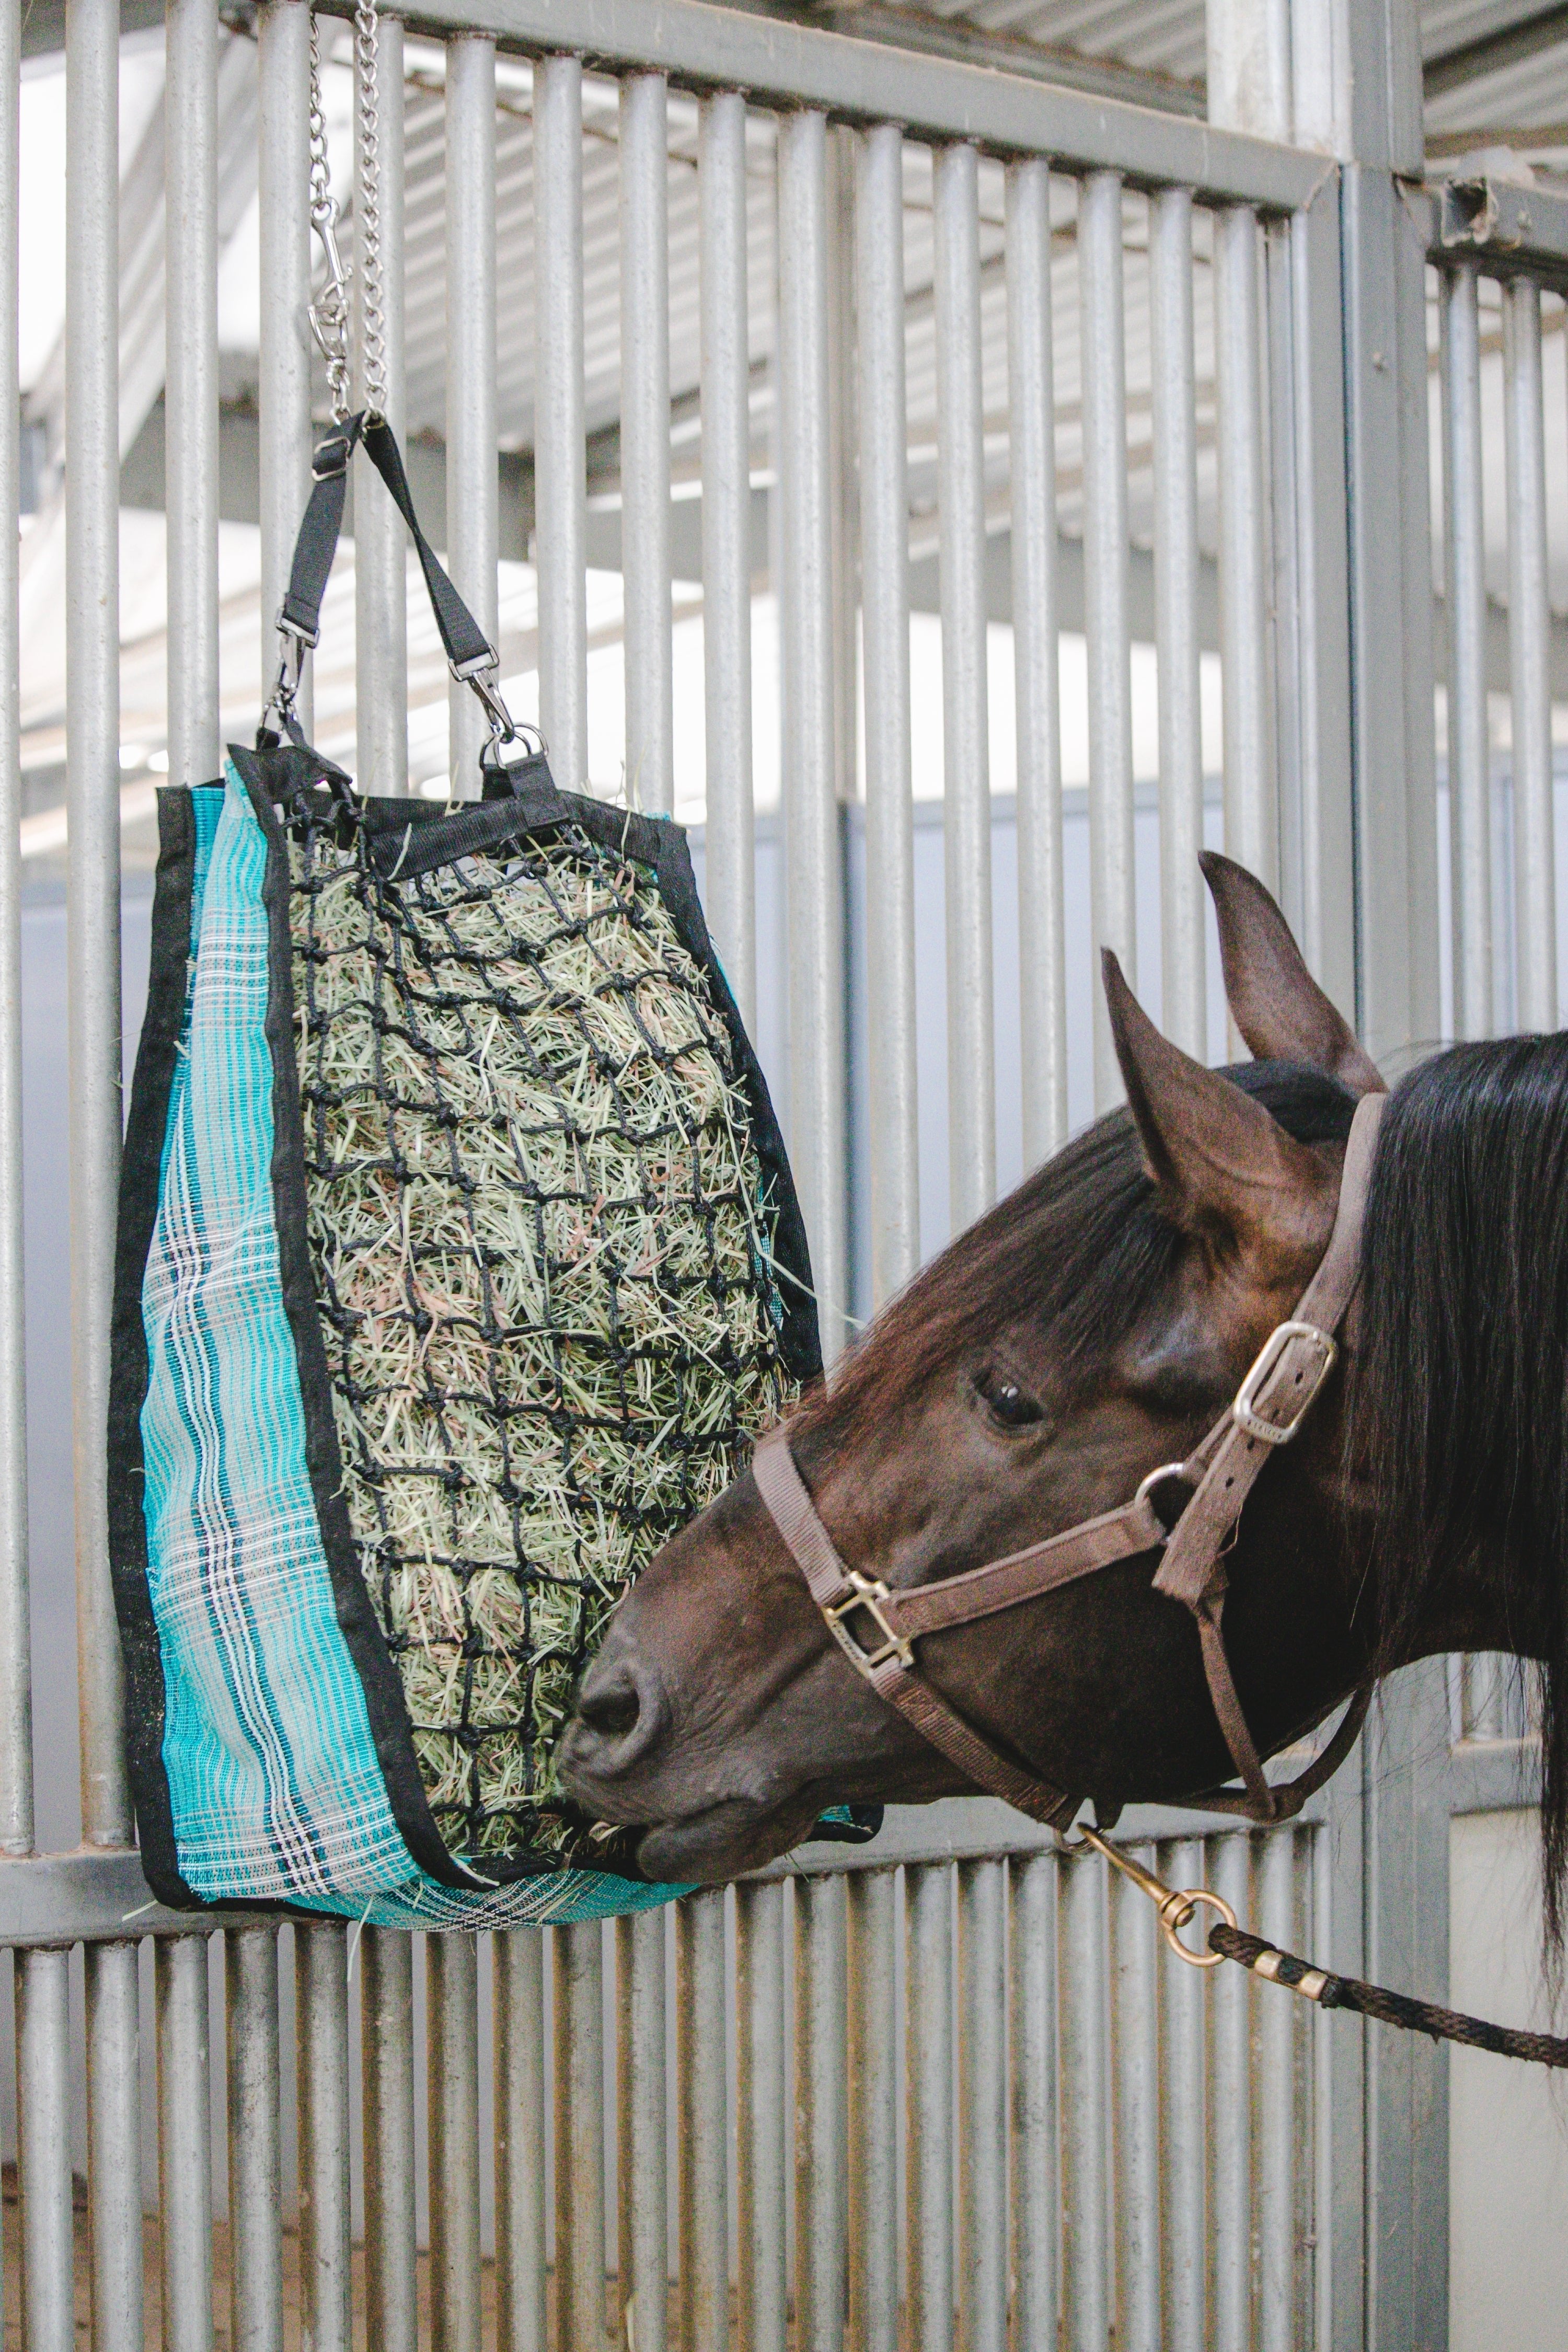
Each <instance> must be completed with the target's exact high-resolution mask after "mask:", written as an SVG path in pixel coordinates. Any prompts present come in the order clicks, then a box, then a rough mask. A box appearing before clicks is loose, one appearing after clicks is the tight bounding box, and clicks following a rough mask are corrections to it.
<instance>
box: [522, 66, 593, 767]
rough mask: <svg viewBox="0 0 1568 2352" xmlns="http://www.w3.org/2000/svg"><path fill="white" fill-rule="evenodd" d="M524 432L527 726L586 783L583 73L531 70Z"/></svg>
mask: <svg viewBox="0 0 1568 2352" xmlns="http://www.w3.org/2000/svg"><path fill="white" fill-rule="evenodd" d="M533 239H534V245H533V268H534V283H535V285H536V287H537V288H538V297H537V299H538V303H539V316H538V323H537V332H538V337H539V352H538V362H537V378H538V381H537V389H536V391H535V394H534V400H535V411H534V425H533V467H534V513H535V518H536V520H537V524H538V533H539V546H538V556H537V562H538V568H539V722H540V725H541V726H542V729H543V730H544V736H545V740H546V742H547V743H548V744H549V747H550V758H551V764H552V767H553V769H554V772H555V779H556V782H558V783H561V784H564V785H565V786H567V787H568V789H569V790H571V791H574V792H575V791H578V790H580V789H581V788H582V787H583V786H584V785H585V784H586V782H587V778H588V608H587V601H586V599H587V584H586V577H585V567H586V562H587V555H586V541H585V530H586V519H585V513H584V466H585V458H584V442H583V67H582V61H581V59H579V58H541V59H540V61H539V63H538V65H537V66H536V67H535V68H534V73H533Z"/></svg>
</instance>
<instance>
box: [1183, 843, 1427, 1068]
mask: <svg viewBox="0 0 1568 2352" xmlns="http://www.w3.org/2000/svg"><path fill="white" fill-rule="evenodd" d="M1198 864H1199V865H1200V866H1202V867H1203V869H1204V880H1205V882H1206V883H1207V884H1208V886H1209V896H1210V897H1211V898H1213V900H1214V910H1215V918H1216V919H1217V921H1218V923H1219V953H1220V963H1221V966H1222V968H1223V970H1224V972H1225V992H1226V999H1227V1001H1228V1003H1229V1005H1230V1009H1231V1013H1232V1015H1233V1017H1234V1019H1235V1022H1236V1025H1237V1028H1238V1029H1239V1030H1240V1032H1241V1034H1242V1035H1243V1036H1244V1037H1245V1038H1246V1040H1247V1045H1248V1047H1249V1048H1250V1050H1251V1051H1252V1052H1253V1053H1254V1054H1255V1055H1257V1056H1258V1060H1259V1061H1263V1062H1305V1063H1307V1064H1308V1065H1309V1066H1310V1067H1311V1068H1312V1069H1315V1070H1327V1071H1328V1073H1329V1075H1330V1076H1331V1077H1335V1078H1338V1079H1340V1080H1341V1082H1342V1084H1343V1085H1345V1086H1347V1087H1349V1088H1350V1090H1351V1092H1352V1095H1370V1094H1381V1093H1382V1091H1383V1079H1382V1077H1381V1076H1380V1075H1379V1072H1378V1068H1377V1065H1376V1063H1375V1062H1373V1060H1372V1059H1371V1057H1370V1055H1367V1054H1366V1053H1365V1052H1364V1051H1363V1048H1362V1046H1361V1045H1359V1044H1358V1042H1357V1039H1356V1035H1355V1033H1354V1031H1353V1030H1352V1027H1351V1025H1350V1024H1349V1022H1348V1021H1346V1020H1345V1018H1344V1016H1343V1014H1342V1013H1340V1012H1339V1011H1338V1009H1337V1008H1336V1007H1335V1006H1334V1005H1333V1004H1332V1003H1331V1002H1330V1000H1329V998H1328V997H1326V996H1325V995H1324V993H1323V992H1322V990H1321V988H1320V987H1319V986H1318V983H1317V982H1316V981H1315V980H1314V979H1313V978H1312V975H1311V973H1310V971H1308V970H1307V967H1306V965H1305V963H1304V962H1303V961H1302V960H1301V950H1300V948H1299V947H1298V946H1297V945H1296V942H1295V940H1293V939H1292V938H1291V936H1290V926H1289V923H1288V922H1287V921H1286V920H1285V918H1284V916H1283V915H1282V914H1281V913H1280V911H1279V908H1278V907H1277V906H1276V905H1275V903H1274V901H1273V899H1272V898H1270V897H1269V895H1268V891H1267V890H1266V889H1265V888H1264V887H1263V885H1262V883H1261V882H1260V881H1259V880H1258V877H1257V876H1256V875H1255V874H1249V873H1248V872H1247V868H1246V866H1237V863H1236V861H1235V859H1234V858H1230V857H1222V856H1220V854H1219V852H1218V851H1217V850H1215V849H1205V850H1201V851H1200V852H1199V854H1198Z"/></svg>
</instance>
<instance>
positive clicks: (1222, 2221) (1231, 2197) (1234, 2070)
mask: <svg viewBox="0 0 1568 2352" xmlns="http://www.w3.org/2000/svg"><path fill="white" fill-rule="evenodd" d="M1248 1843H1249V1841H1248V1839H1247V1836H1246V1834H1245V1833H1244V1832H1232V1833H1231V1834H1229V1835H1228V1836H1224V1837H1217V1838H1215V1840H1214V1841H1213V1842H1212V1843H1211V1844H1210V1846H1209V1850H1208V1868H1207V1870H1206V1872H1205V1875H1204V1876H1203V1878H1202V1879H1200V1880H1198V1881H1197V1882H1195V1883H1196V1884H1198V1885H1203V1886H1212V1887H1213V1889H1214V1891H1215V1894H1216V1895H1223V1896H1224V1897H1225V1900H1226V1902H1227V1903H1228V1904H1229V1905H1230V1906H1231V1908H1232V1910H1233V1911H1234V1912H1235V1913H1236V1916H1237V1918H1238V1919H1245V1918H1249V1917H1250V1916H1251V1909H1250V1897H1251V1892H1252V1890H1251V1886H1250V1885H1249V1880H1250V1877H1251V1872H1250V1869H1249V1867H1248V1864H1249V1863H1250V1859H1251V1857H1250V1855H1249V1853H1248V1851H1247V1847H1248ZM1214 1973H1215V1976H1216V1977H1217V1978H1219V1979H1228V1981H1221V1982H1219V1983H1216V1984H1214V1985H1211V1987H1210V1988H1209V2069H1210V2072H1209V2084H1210V2089H1211V2093H1212V2097H1211V2103H1210V2107H1209V2125H1210V2135H1211V2136H1210V2142H1209V2179H1210V2183H1211V2188H1210V2202H1209V2247H1210V2262H1211V2264H1212V2267H1213V2275H1214V2307H1213V2309H1212V2311H1211V2312H1210V2315H1209V2329H1210V2334H1209V2343H1210V2345H1211V2346H1212V2347H1213V2352H1250V2347H1251V2344H1252V2101H1251V2095H1250V2086H1249V2084H1248V2082H1247V2036H1248V2030H1249V2025H1250V2009H1251V1990H1252V1979H1251V1978H1250V1977H1249V1976H1248V1975H1247V1973H1246V1971H1245V1970H1244V1969H1215V1971H1214Z"/></svg>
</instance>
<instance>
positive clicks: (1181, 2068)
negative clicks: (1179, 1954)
mask: <svg viewBox="0 0 1568 2352" xmlns="http://www.w3.org/2000/svg"><path fill="white" fill-rule="evenodd" d="M1203 1867H1204V1850H1203V1847H1202V1845H1201V1844H1200V1843H1199V1842H1198V1841H1197V1839H1196V1838H1184V1839H1183V1840H1182V1841H1181V1843H1179V1844H1176V1845H1173V1846H1171V1847H1170V1848H1169V1849H1168V1851H1167V1853H1166V1856H1165V1869H1164V1871H1163V1877H1164V1879H1165V1882H1166V1884H1167V1885H1171V1886H1201V1885H1203V1884H1204V1877H1203ZM1160 1965H1161V1982H1160V2025H1161V2035H1160V2042H1161V2049H1160V2059H1161V2065H1160V2084H1159V2087H1160V2102H1161V2110H1162V2118H1163V2142H1164V2162H1163V2169H1164V2182H1163V2195H1162V2197H1161V2200H1160V2208H1161V2214H1162V2218H1163V2243H1162V2248H1161V2270H1162V2273H1163V2277H1164V2282H1165V2309H1164V2325H1165V2344H1166V2352H1205V2347H1206V2345H1207V2343H1208V2238H1207V2229H1206V2222H1205V2210H1206V2200H1205V2187H1206V2167H1207V2123H1206V2115H1207V2105H1208V2102H1207V2097H1206V2084H1207V2067H1206V2065H1205V2047H1204V2044H1205V1988H1204V1980H1203V1979H1202V1977H1201V1975H1200V1973H1199V1971H1198V1970H1197V1969H1190V1968H1188V1966H1187V1965H1186V1963H1185V1961H1184V1960H1179V1959H1177V1958H1176V1956H1175V1954H1174V1953H1173V1952H1162V1954H1161V1962H1160Z"/></svg>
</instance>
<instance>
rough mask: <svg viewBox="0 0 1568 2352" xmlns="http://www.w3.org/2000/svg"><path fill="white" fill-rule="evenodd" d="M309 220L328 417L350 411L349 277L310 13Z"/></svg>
mask: <svg viewBox="0 0 1568 2352" xmlns="http://www.w3.org/2000/svg"><path fill="white" fill-rule="evenodd" d="M310 226H311V227H312V228H313V229H314V230H315V232H316V235H317V236H319V237H320V239H321V252H322V255H323V257H325V260H326V265H327V278H326V283H325V285H324V286H323V287H322V288H321V292H320V293H319V294H318V295H317V296H316V298H315V300H314V301H313V302H312V303H311V305H310V332H311V333H312V334H313V335H314V337H315V338H316V342H317V346H318V348H319V349H320V352H321V357H322V358H323V359H324V360H325V361H326V362H327V389H328V392H329V393H330V394H331V402H332V421H333V423H334V424H336V425H341V424H342V422H343V420H344V418H345V417H346V416H347V415H348V414H349V281H348V272H347V271H346V270H345V268H343V261H342V254H341V253H340V252H339V250H338V200H337V198H336V197H335V196H334V195H333V194H332V183H331V165H330V163H328V160H327V118H326V114H325V112H324V110H323V109H322V106H321V27H320V26H319V25H318V24H317V21H316V16H315V11H314V10H313V9H312V11H311V13H310Z"/></svg>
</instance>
